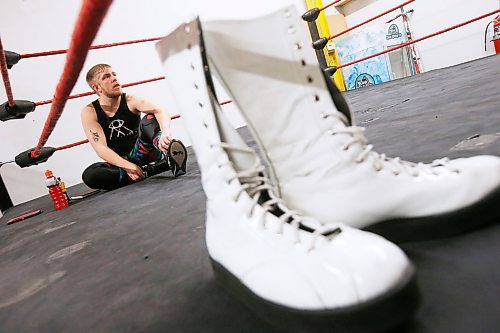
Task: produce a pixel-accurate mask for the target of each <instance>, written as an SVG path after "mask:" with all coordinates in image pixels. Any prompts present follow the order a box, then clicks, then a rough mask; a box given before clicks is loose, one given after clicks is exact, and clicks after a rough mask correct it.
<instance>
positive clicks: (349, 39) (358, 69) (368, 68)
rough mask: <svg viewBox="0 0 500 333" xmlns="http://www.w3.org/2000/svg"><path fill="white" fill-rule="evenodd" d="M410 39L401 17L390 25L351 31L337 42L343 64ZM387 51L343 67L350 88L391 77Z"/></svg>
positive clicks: (385, 80) (338, 53) (377, 82)
mask: <svg viewBox="0 0 500 333" xmlns="http://www.w3.org/2000/svg"><path fill="white" fill-rule="evenodd" d="M406 41H407V37H406V31H405V29H404V25H403V22H402V20H401V19H399V20H395V21H393V22H392V23H390V24H383V25H374V26H367V27H366V28H364V30H359V31H354V32H351V33H350V34H349V35H348V36H346V37H345V38H343V39H342V40H340V41H337V42H336V43H335V46H336V50H337V55H338V57H339V60H340V63H341V64H345V63H347V62H351V61H354V60H358V59H361V58H363V57H366V56H370V55H373V54H375V53H378V52H380V51H383V50H385V49H387V48H388V47H391V46H394V45H397V44H401V43H404V42H406ZM390 72H391V71H390V64H389V57H388V56H387V54H384V55H381V56H378V57H375V58H371V59H368V60H365V61H362V62H359V63H357V64H354V65H351V66H348V67H345V68H343V69H342V73H343V75H344V80H345V83H346V88H347V90H352V89H356V88H360V87H364V86H367V85H371V84H379V83H382V82H387V81H389V80H391V76H390Z"/></svg>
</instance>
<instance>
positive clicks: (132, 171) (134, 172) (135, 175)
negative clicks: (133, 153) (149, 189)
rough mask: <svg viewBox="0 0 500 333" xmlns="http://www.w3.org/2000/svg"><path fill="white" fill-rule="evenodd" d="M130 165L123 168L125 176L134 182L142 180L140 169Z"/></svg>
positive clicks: (142, 174)
mask: <svg viewBox="0 0 500 333" xmlns="http://www.w3.org/2000/svg"><path fill="white" fill-rule="evenodd" d="M130 164H131V165H130V167H127V168H123V169H124V170H125V171H126V172H127V175H128V176H129V177H130V179H132V180H133V181H134V182H136V181H139V180H141V179H144V177H145V176H144V172H143V171H142V169H141V167H140V166H138V165H136V164H133V163H130Z"/></svg>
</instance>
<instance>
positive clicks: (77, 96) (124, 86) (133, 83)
mask: <svg viewBox="0 0 500 333" xmlns="http://www.w3.org/2000/svg"><path fill="white" fill-rule="evenodd" d="M164 79H165V77H164V76H160V77H155V78H152V79H147V80H142V81H137V82H131V83H125V84H123V85H122V87H123V88H126V87H132V86H137V85H139V84H144V83H149V82H154V81H160V80H164ZM93 94H95V92H94V91H87V92H84V93H80V94H76V95H70V96H68V99H73V98H80V97H85V96H90V95H93ZM52 101H53V100H52V99H48V100H46V101H40V102H35V105H36V106H40V105H45V104H50V103H52Z"/></svg>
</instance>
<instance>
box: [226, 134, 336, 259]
mask: <svg viewBox="0 0 500 333" xmlns="http://www.w3.org/2000/svg"><path fill="white" fill-rule="evenodd" d="M218 145H219V146H220V147H222V148H223V149H225V150H233V151H238V152H243V153H249V154H251V155H253V156H254V157H255V163H254V165H253V166H252V167H251V168H249V169H247V170H243V171H237V172H236V175H234V176H232V177H229V178H228V179H227V182H228V183H231V182H232V181H234V180H238V181H239V182H240V184H241V188H240V189H239V190H238V192H237V193H236V195H235V196H234V198H233V199H234V200H235V201H237V200H238V199H239V198H240V196H241V194H242V193H244V192H246V193H247V194H248V195H249V196H250V198H251V199H252V205H251V207H250V210H249V211H248V213H247V216H248V218H252V217H253V216H254V215H255V212H256V210H255V208H256V207H257V206H261V207H262V208H263V209H262V214H261V216H257V218H258V221H259V223H260V224H261V226H262V227H263V228H266V219H265V214H266V213H271V214H273V215H274V216H276V217H277V218H278V220H279V224H278V230H277V231H276V232H277V233H278V234H282V233H283V227H284V225H285V224H289V225H291V226H292V230H293V232H294V234H293V238H294V243H300V242H301V238H300V236H299V231H300V230H302V231H306V232H309V233H311V236H312V237H311V241H310V242H309V244H308V248H307V250H308V251H312V250H313V249H314V248H315V243H316V241H317V239H318V238H320V237H326V238H327V239H329V240H331V239H332V238H333V237H335V236H336V235H338V234H340V233H341V232H342V230H341V229H340V228H339V227H328V226H324V225H323V224H321V223H319V222H318V223H317V225H315V226H314V227H311V226H309V225H306V224H305V223H304V219H303V218H302V217H301V216H299V214H298V213H297V212H295V211H292V210H290V209H288V208H287V207H286V205H285V203H284V202H283V200H281V199H279V198H277V197H276V196H274V194H273V190H274V189H273V185H272V184H271V183H270V180H269V178H267V177H266V176H265V167H264V166H263V165H262V164H261V163H260V160H259V158H258V157H257V155H256V154H255V152H254V151H253V150H252V149H250V148H248V147H241V146H236V145H233V144H228V143H223V142H222V143H219V144H218ZM229 164H231V165H232V164H233V163H232V162H229ZM221 166H222V165H219V167H221Z"/></svg>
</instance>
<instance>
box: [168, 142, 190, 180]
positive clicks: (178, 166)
mask: <svg viewBox="0 0 500 333" xmlns="http://www.w3.org/2000/svg"><path fill="white" fill-rule="evenodd" d="M168 154H169V159H170V168H171V170H172V174H173V175H174V177H178V176H181V175H184V174H185V173H186V163H187V149H186V147H185V146H184V144H183V143H182V142H180V141H179V140H175V139H174V140H172V141H171V142H170V146H169V148H168Z"/></svg>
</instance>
